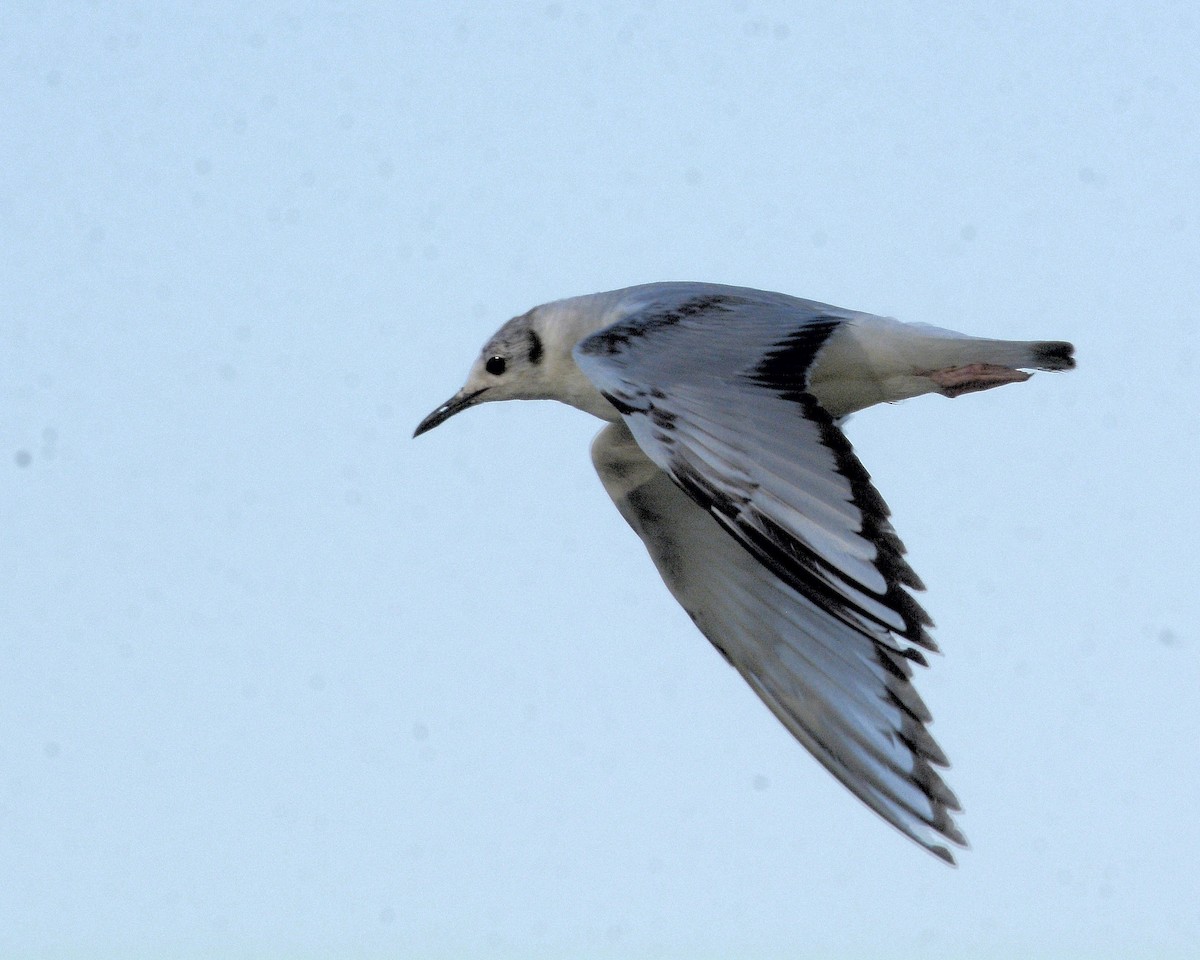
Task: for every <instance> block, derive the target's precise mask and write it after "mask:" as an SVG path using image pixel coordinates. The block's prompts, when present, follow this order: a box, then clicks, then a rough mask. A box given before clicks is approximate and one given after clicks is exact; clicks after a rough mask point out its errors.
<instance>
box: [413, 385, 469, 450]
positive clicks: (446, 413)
mask: <svg viewBox="0 0 1200 960" xmlns="http://www.w3.org/2000/svg"><path fill="white" fill-rule="evenodd" d="M485 390H487V387H483V388H481V389H479V390H472V391H471V392H470V393H463V392H462V391H461V390H460V391H459V392H458V393H456V394H455V395H454V396H452V397H451V398H450V399H449V400H447V401H446V402H445V403H443V404H442V405H441V406H440V407H438V408H437V409H436V410H434V411H433V413H431V414H430V415H429V416H427V417H426V418H425V419H424V420H422V421H421V422H420V423H418V424H417V429H416V430H414V431H413V437H414V438H415V437H419V436H420V435H421V434H423V433H425V432H426V431H429V430H432V429H433V428H434V427H436V426H437V425H438V424H441V423H445V422H446V421H447V420H449V419H450V418H451V417H452V416H454V415H455V414H456V413H461V412H462V411H463V410H466V409H467V407H470V406H474V405H475V402H476V398H478V396H479V395H480V394H481V393H483V392H484V391H485Z"/></svg>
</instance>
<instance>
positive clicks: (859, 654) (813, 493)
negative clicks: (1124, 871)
mask: <svg viewBox="0 0 1200 960" xmlns="http://www.w3.org/2000/svg"><path fill="white" fill-rule="evenodd" d="M1073 352H1074V348H1073V347H1072V346H1071V344H1069V343H1063V342H1060V341H1012V340H989V339H985V338H980V337H970V336H966V335H964V334H961V333H955V332H953V331H950V330H943V329H940V328H938V327H931V326H928V325H925V324H906V323H901V322H899V321H897V320H893V319H890V318H886V317H879V316H874V315H871V314H868V313H860V312H856V311H853V310H844V309H841V308H839V307H833V306H829V305H828V304H823V303H816V302H814V301H811V300H801V299H797V298H795V297H791V296H787V295H785V294H781V293H770V292H766V291H762V290H752V289H748V288H743V287H731V286H724V285H720V284H711V283H685V282H678V283H650V284H644V285H641V286H636V287H627V288H625V289H622V290H613V291H609V292H606V293H596V294H590V295H587V296H581V297H573V298H570V299H567V300H557V301H554V302H552V303H547V304H544V305H542V306H540V307H534V308H533V309H532V310H530V311H529V312H528V313H525V314H522V315H521V316H519V317H515V318H514V319H512V320H510V321H508V323H506V324H504V326H502V327H501V328H500V329H499V330H498V331H497V332H496V333H495V335H494V336H492V338H491V339H490V340H488V342H487V343H486V344H485V345H484V348H483V350H482V352H481V353H480V354H479V357H478V358H477V359H476V361H475V363H474V364H473V365H472V367H471V371H470V373H469V374H468V376H467V381H466V384H465V385H464V386H463V388H462V389H461V390H459V392H458V393H456V394H455V395H454V396H453V397H451V398H450V399H449V400H448V401H446V402H445V403H443V404H442V405H441V406H439V407H438V408H437V409H436V410H434V411H433V412H432V413H431V414H429V416H427V417H426V418H425V419H424V420H422V421H421V423H420V425H419V426H418V427H417V429H416V432H415V433H414V434H413V435H414V436H419V435H420V434H422V433H425V432H426V431H428V430H431V429H433V428H434V427H436V426H438V425H439V424H441V423H443V422H445V421H446V420H448V419H449V418H450V417H452V416H454V415H455V414H456V413H460V412H461V411H463V410H466V409H467V408H469V407H473V406H476V405H478V404H480V403H486V402H489V401H493V400H535V399H548V400H558V401H561V402H563V403H567V404H570V405H571V406H574V407H578V408H579V409H581V410H584V411H586V412H588V413H591V414H594V415H595V416H597V417H600V418H601V419H602V420H606V421H608V422H609V423H608V426H606V427H605V428H604V429H603V430H601V431H600V433H599V435H598V436H597V437H596V439H595V441H594V442H593V444H592V461H593V463H594V465H595V467H596V472H597V473H598V474H599V475H600V480H601V482H602V483H603V484H604V488H605V490H607V491H608V494H609V496H610V497H612V500H613V502H614V503H615V504H616V506H617V509H618V510H619V511H620V512H621V515H622V516H623V517H624V518H625V519H626V521H627V522H628V523H629V525H630V526H631V527H632V528H633V529H634V531H635V532H636V533H637V534H638V536H639V537H641V539H642V541H643V542H644V543H645V545H646V549H647V550H648V551H649V553H650V556H651V558H652V559H653V561H654V564H655V566H656V567H657V568H658V572H659V573H660V574H661V576H662V579H663V581H664V582H665V583H666V585H667V588H668V589H669V590H670V591H671V593H672V594H673V595H674V596H675V599H676V600H678V601H679V603H680V604H681V605H682V606H683V608H684V609H685V610H686V611H687V612H688V614H689V615H690V616H691V618H692V620H693V621H694V622H695V624H696V626H697V627H698V628H699V629H700V631H701V632H702V633H703V634H704V635H705V636H706V637H707V638H708V639H709V640H710V641H711V642H712V644H713V646H715V647H716V648H717V650H719V651H720V653H721V654H722V655H723V656H724V657H725V659H726V660H728V661H729V663H730V664H731V665H732V666H733V667H734V668H735V669H736V670H737V671H738V673H740V674H741V675H742V677H743V678H744V679H745V680H746V682H747V683H749V684H750V686H751V687H752V688H753V689H754V692H755V693H757V694H758V695H759V697H761V698H762V700H763V702H764V703H766V705H767V706H768V707H769V708H770V710H771V712H772V713H774V714H775V716H776V717H778V718H779V720H780V721H781V722H782V723H783V725H784V726H785V727H786V728H787V729H788V730H789V731H790V732H791V734H792V735H793V736H794V737H795V738H796V739H797V740H799V741H800V743H801V744H803V745H804V746H805V748H807V749H808V751H809V752H810V753H812V754H813V756H815V757H816V758H817V759H818V760H819V761H820V762H821V763H822V764H823V765H824V766H825V768H826V769H827V770H829V772H830V773H832V774H833V775H834V776H835V777H837V778H838V780H840V781H841V782H842V783H843V784H844V785H845V786H846V787H847V788H848V789H849V790H850V791H851V792H852V793H853V794H854V795H855V796H857V797H858V798H859V799H860V800H861V801H862V802H863V803H865V804H866V805H867V806H868V807H870V808H871V809H872V810H874V811H875V812H876V813H877V814H879V815H880V816H881V817H883V819H884V820H886V821H887V822H888V823H890V824H892V826H894V827H896V828H897V829H898V830H900V831H901V832H902V833H904V834H905V835H906V836H908V837H910V838H911V839H912V840H914V841H915V842H916V843H918V844H920V845H921V846H923V847H925V848H926V849H927V850H929V851H930V852H932V853H934V854H936V855H937V856H939V857H941V858H942V859H944V860H946V861H948V862H950V863H953V862H954V857H953V853H952V852H951V847H950V844H956V845H959V846H965V844H966V841H965V838H964V837H963V835H962V833H961V832H960V831H959V829H958V827H957V826H956V824H955V823H954V819H953V814H954V813H955V812H957V811H958V810H960V809H961V807H960V806H959V803H958V800H957V798H956V797H955V796H954V794H953V793H952V792H951V790H950V789H949V787H947V786H946V784H945V782H944V781H943V779H942V777H941V775H940V774H939V772H938V768H943V767H946V766H948V762H947V760H946V756H945V754H944V753H943V752H942V750H941V748H940V747H939V746H938V745H937V743H936V742H935V741H934V739H933V737H932V735H931V734H930V733H929V730H928V724H929V722H930V719H931V718H930V714H929V710H928V709H927V708H926V706H925V704H924V702H922V700H921V697H920V696H919V695H918V693H917V691H916V689H915V688H914V686H913V684H912V675H913V666H914V664H918V665H921V666H924V665H925V664H926V660H925V655H924V654H925V651H932V650H936V649H937V648H936V646H935V645H934V642H933V640H932V638H931V637H930V635H929V632H928V628H929V627H930V626H931V625H932V621H931V620H930V619H929V616H928V615H927V614H926V613H925V611H924V610H923V609H922V608H921V606H920V605H919V604H918V603H917V601H916V600H915V599H914V597H913V592H914V591H919V590H923V589H924V585H923V584H922V583H921V580H920V578H919V577H918V576H917V575H916V574H915V573H914V572H913V570H912V568H911V567H910V566H909V565H908V563H907V562H906V561H905V559H904V552H905V551H904V545H903V544H902V543H901V542H900V539H899V537H898V536H897V535H896V532H895V530H894V529H893V527H892V524H891V522H890V520H889V519H888V517H889V511H888V508H887V505H886V504H885V503H884V501H883V499H882V498H881V497H880V495H879V494H878V493H877V492H876V490H875V487H874V486H873V485H872V483H871V479H870V475H869V474H868V473H867V471H866V470H865V469H864V468H863V466H862V464H861V463H860V462H859V460H858V458H857V457H856V456H855V454H854V451H853V450H852V449H851V446H850V442H849V441H848V440H847V439H846V437H845V434H843V433H842V430H841V428H840V423H841V422H842V420H843V419H844V418H845V417H847V416H848V415H849V414H851V413H854V412H855V411H857V410H861V409H863V408H865V407H869V406H871V405H873V404H876V403H884V402H891V401H896V400H903V399H906V398H908V397H915V396H919V395H921V394H925V393H938V394H941V395H942V396H946V397H957V396H960V395H962V394H965V393H971V392H974V391H978V390H987V389H990V388H992V387H998V386H1001V385H1003V384H1006V383H1019V382H1021V381H1024V380H1028V379H1029V376H1030V374H1029V373H1027V372H1025V371H1026V370H1070V369H1071V368H1073V367H1074V366H1075V361H1074V359H1073V357H1072V355H1073Z"/></svg>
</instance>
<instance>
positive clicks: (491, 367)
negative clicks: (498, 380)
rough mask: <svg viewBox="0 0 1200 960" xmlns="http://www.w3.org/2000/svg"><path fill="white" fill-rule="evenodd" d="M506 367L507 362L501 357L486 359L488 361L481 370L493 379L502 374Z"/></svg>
mask: <svg viewBox="0 0 1200 960" xmlns="http://www.w3.org/2000/svg"><path fill="white" fill-rule="evenodd" d="M507 365H508V361H507V360H505V359H504V358H503V357H488V361H487V363H485V364H484V365H483V369H484V370H486V371H487V372H488V373H490V374H491V375H492V376H493V377H498V376H500V374H502V373H503V372H504V368H505V367H506V366H507Z"/></svg>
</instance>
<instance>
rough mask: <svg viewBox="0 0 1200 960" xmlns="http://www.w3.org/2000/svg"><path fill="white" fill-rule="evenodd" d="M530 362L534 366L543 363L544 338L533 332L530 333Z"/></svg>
mask: <svg viewBox="0 0 1200 960" xmlns="http://www.w3.org/2000/svg"><path fill="white" fill-rule="evenodd" d="M529 362H530V363H533V364H537V363H541V362H542V338H541V337H539V336H538V335H537V334H536V333H535V332H534V331H533V330H530V331H529Z"/></svg>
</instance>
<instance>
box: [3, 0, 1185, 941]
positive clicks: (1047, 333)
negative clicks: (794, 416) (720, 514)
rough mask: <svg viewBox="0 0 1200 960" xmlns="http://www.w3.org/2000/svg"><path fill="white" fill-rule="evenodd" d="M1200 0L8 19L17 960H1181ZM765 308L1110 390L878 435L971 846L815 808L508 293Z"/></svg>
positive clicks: (9, 525)
mask: <svg viewBox="0 0 1200 960" xmlns="http://www.w3.org/2000/svg"><path fill="white" fill-rule="evenodd" d="M1197 49H1200V23H1198V21H1197V13H1196V8H1195V5H1194V4H1186V3H1151V4H1143V3H1130V4H1117V3H1114V4H1102V5H1097V4H1085V3H1055V4H1044V3H1032V2H1030V3H1015V4H1004V5H997V4H995V3H994V2H987V3H983V2H980V3H965V4H964V3H956V4H943V5H932V6H931V5H882V4H855V3H844V4H837V5H833V4H796V3H783V2H779V3H758V2H741V3H692V4H686V5H685V4H665V3H653V2H643V3H637V4H603V5H600V4H577V3H571V2H562V3H558V2H554V3H546V2H535V3H530V4H525V3H511V4H504V5H500V4H484V3H478V2H459V3H453V4H445V5H435V4H417V3H399V4H396V3H378V4H356V3H351V4H317V3H298V4H291V5H281V4H276V3H262V4H256V5H254V6H253V7H252V8H248V7H247V5H245V4H241V3H232V2H214V3H207V4H200V5H191V4H188V5H184V4H182V3H163V4H142V3H130V2H112V3H104V4H99V3H91V4H82V3H81V4H38V3H25V2H17V3H9V4H7V5H6V6H5V9H4V12H3V13H0V81H2V82H3V87H4V91H5V95H4V98H3V104H2V105H0V120H2V121H3V123H2V127H3V130H4V135H3V136H2V137H0V230H2V231H3V235H4V237H5V243H4V251H5V256H4V266H3V268H2V269H0V518H2V519H0V583H2V584H3V587H2V588H0V625H2V626H0V662H2V663H3V668H0V729H2V730H3V731H4V735H3V737H0V890H2V891H3V895H2V896H0V954H3V955H4V956H5V957H55V958H89V960H91V958H97V957H118V956H119V957H156V958H158V957H199V956H216V955H220V956H229V957H255V958H258V957H264V956H273V957H294V956H305V957H335V956H336V957H339V958H349V957H396V956H405V957H408V956H412V957H461V956H471V957H480V958H492V957H495V958H529V957H547V958H549V957H563V956H570V957H591V956H596V957H629V958H640V957H650V956H661V957H670V958H676V957H678V958H684V957H688V958H693V957H710V956H711V957H730V956H737V957H747V958H759V957H762V958H776V957H778V958H783V957H788V958H791V957H797V956H810V955H811V956H822V957H864V956H871V957H877V958H892V957H895V958H907V957H922V958H930V957H935V958H936V957H946V958H952V957H953V958H958V957H963V956H972V957H997V958H999V957H1013V956H1028V957H1041V956H1044V957H1075V956H1092V957H1094V956H1121V957H1127V956H1150V955H1153V956H1155V957H1173V956H1174V957H1183V956H1189V955H1192V954H1193V953H1194V950H1195V944H1196V943H1197V942H1198V941H1200V912H1198V911H1197V909H1196V890H1197V888H1198V887H1200V866H1197V864H1198V863H1200V820H1198V818H1197V817H1196V810H1197V809H1200V777H1198V772H1200V771H1198V768H1197V760H1196V744H1197V743H1198V742H1200V693H1198V691H1200V631H1198V630H1197V627H1196V621H1195V617H1194V613H1193V608H1194V601H1195V596H1196V586H1195V574H1194V569H1195V544H1196V542H1197V540H1198V539H1200V523H1198V522H1197V519H1196V516H1197V513H1196V509H1195V507H1194V498H1195V486H1196V477H1197V476H1198V475H1200V451H1198V447H1197V437H1198V436H1200V422H1198V421H1200V413H1198V410H1200V404H1198V403H1197V400H1198V399H1200V397H1198V395H1197V394H1198V391H1197V389H1196V386H1195V383H1196V381H1195V374H1194V370H1195V367H1196V363H1197V346H1198V340H1200V333H1198V327H1197V317H1198V316H1200V283H1198V281H1197V264H1198V263H1200V201H1198V196H1200V172H1198V171H1200V167H1198V166H1197V157H1198V156H1200V124H1198V123H1197V117H1198V116H1200V95H1198V93H1197V91H1200V63H1198V61H1197V58H1196V55H1195V51H1196V50H1197ZM662 279H697V280H710V281H719V282H726V283H735V284H743V285H748V286H756V287H763V288H767V289H777V290H783V291H785V292H788V293H793V294H796V295H799V296H803V297H810V298H814V299H819V300H824V301H828V302H833V303H836V304H840V305H842V306H846V307H851V308H856V309H863V310H870V311H873V312H877V313H885V314H890V315H894V316H898V317H900V318H902V319H905V320H914V321H924V322H928V323H933V324H936V325H939V326H947V327H952V328H956V329H960V330H964V331H966V332H970V333H976V334H980V335H991V336H999V337H1014V338H1055V339H1059V338H1061V339H1070V340H1073V341H1074V342H1075V343H1076V344H1077V346H1078V356H1079V369H1078V370H1077V371H1075V372H1074V373H1071V374H1069V375H1063V376H1052V375H1038V376H1036V377H1035V378H1034V379H1033V380H1032V381H1030V382H1029V383H1027V384H1024V385H1021V386H1014V387H1007V388H1004V389H1002V390H996V391H993V392H990V393H987V394H983V395H979V396H972V397H966V398H963V399H961V400H958V401H955V402H952V403H951V402H947V401H945V400H942V399H941V398H924V399H921V400H917V401H913V402H911V403H908V404H904V405H900V406H896V407H892V408H887V409H878V410H871V411H867V412H865V413H863V414H861V415H859V416H858V417H856V418H855V419H854V421H853V422H852V423H851V425H850V428H849V433H850V436H851V439H852V440H853V441H854V442H855V444H856V446H857V448H858V451H859V454H860V456H861V457H862V459H863V460H864V462H865V463H866V465H867V467H868V469H870V470H871V472H872V474H873V475H874V477H875V479H876V481H877V485H878V487H879V488H880V490H881V491H882V492H883V494H884V496H885V498H886V499H887V500H888V502H889V503H890V504H891V506H892V508H893V512H894V519H895V523H896V526H897V528H898V530H899V532H900V534H901V535H902V537H903V538H904V540H905V541H906V543H907V544H908V546H909V549H910V557H911V559H912V562H913V564H914V566H915V567H916V569H917V570H918V572H919V573H920V574H921V575H922V577H923V578H924V579H925V581H926V582H927V584H928V585H929V592H928V593H927V594H926V595H925V596H924V598H923V600H924V602H925V604H926V605H927V607H928V608H929V610H930V611H931V613H932V614H933V616H934V618H935V619H936V620H937V631H936V634H935V636H936V637H937V639H938V641H939V642H940V643H941V646H942V648H943V651H944V653H945V656H944V657H940V658H937V659H936V660H935V662H934V664H933V668H932V669H931V670H929V671H926V672H925V675H924V676H922V677H921V678H920V689H921V691H922V693H923V694H924V696H925V698H926V700H927V701H928V703H929V704H930V706H931V708H932V709H933V711H934V714H935V716H936V718H937V722H936V724H935V726H934V732H935V733H936V734H937V736H938V739H939V740H940V741H941V743H942V745H943V746H944V747H945V749H946V750H947V752H948V753H949V754H950V756H951V758H952V760H953V764H954V766H953V769H952V770H951V771H950V773H949V779H950V783H951V785H952V786H953V788H954V789H955V790H956V791H957V792H958V794H959V796H960V797H961V798H962V800H963V802H964V805H965V807H966V813H965V816H964V817H963V818H962V821H961V824H962V827H963V828H964V830H965V831H966V833H967V835H968V837H969V838H970V840H971V843H972V849H970V850H968V851H965V852H964V853H963V854H962V856H961V857H960V862H961V866H960V867H959V868H958V869H956V870H952V869H948V868H946V867H945V866H944V865H942V864H941V863H939V862H938V861H936V860H934V859H933V858H932V857H930V856H928V855H927V854H924V853H923V852H922V851H921V850H919V849H918V848H917V847H915V846H914V845H912V844H911V843H909V842H907V841H906V840H904V839H903V838H902V837H901V836H900V835H899V834H897V833H895V832H894V831H892V830H891V829H889V828H888V827H887V826H885V825H884V824H883V823H882V822H881V821H879V820H878V819H877V818H875V817H874V816H873V815H872V814H871V813H870V812H868V811H867V810H866V809H865V808H863V807H862V806H861V805H860V804H858V803H857V802H856V801H855V800H854V799H853V798H852V797H851V796H850V795H849V794H848V793H847V792H846V791H845V790H843V789H842V788H841V787H840V786H839V785H838V784H836V783H835V782H834V781H833V780H832V778H830V777H829V776H828V775H827V774H826V773H825V772H824V771H823V770H821V769H820V767H819V766H818V765H817V763H816V762H814V761H813V760H812V759H811V758H810V757H808V755H807V754H805V753H804V751H803V750H802V749H801V748H800V747H799V746H798V745H797V744H796V743H794V742H793V741H792V740H791V739H790V737H789V736H788V735H787V734H786V733H785V731H784V730H783V729H782V728H781V727H780V726H779V725H778V724H777V723H776V722H775V721H774V719H773V718H772V717H771V716H770V715H769V714H768V713H767V711H766V710H765V708H763V707H762V706H761V705H760V703H759V702H758V701H757V699H756V698H755V697H754V696H753V694H752V693H751V692H750V691H749V689H748V688H747V687H746V686H745V684H744V683H743V682H742V681H741V680H740V679H739V678H738V677H737V676H736V675H735V674H734V673H733V671H731V670H730V669H728V667H726V665H725V664H724V662H723V661H722V660H721V658H720V656H719V655H717V654H716V653H715V652H714V651H713V650H712V649H711V648H710V647H709V646H708V644H707V643H706V642H705V641H704V640H703V639H702V638H701V637H700V636H699V634H698V633H696V631H695V629H694V628H693V627H692V625H691V623H690V622H689V620H688V618H687V616H686V615H685V614H684V613H683V612H682V611H681V610H680V609H678V608H677V606H676V605H675V604H674V602H673V601H672V599H671V598H670V596H669V595H668V593H667V591H666V589H665V588H664V587H663V586H662V584H661V583H660V582H659V581H658V579H657V577H656V575H655V574H654V571H653V568H652V566H651V563H650V560H649V559H648V557H646V556H645V554H644V550H643V548H642V546H641V544H640V542H638V540H637V538H636V537H635V536H634V535H633V533H632V532H631V531H630V530H629V529H628V528H627V527H626V526H625V524H624V522H623V521H622V520H621V518H620V517H619V516H618V514H617V513H616V511H615V510H614V509H613V507H612V505H611V503H610V502H609V500H608V498H607V496H606V495H605V494H604V492H603V490H602V489H601V487H600V484H599V482H598V480H597V479H596V477H595V476H594V474H593V472H592V468H591V465H590V462H589V460H588V455H587V447H588V443H589V442H590V439H591V437H592V435H593V434H594V433H595V432H596V430H597V429H598V427H599V422H598V421H592V420H589V418H587V417H586V416H585V415H583V414H580V413H578V412H577V411H573V410H568V409H566V408H560V407H556V406H554V405H551V404H506V405H501V404H497V405H491V406H489V407H485V408H482V409H479V410H475V411H471V412H469V413H466V414H464V415H463V416H462V417H459V418H456V419H455V420H454V421H452V422H451V423H449V424H447V425H446V426H444V427H442V428H440V429H438V430H437V431H435V432H434V433H432V434H430V435H429V436H427V437H422V438H421V439H420V440H419V441H412V440H410V439H409V435H410V434H411V431H412V428H413V427H414V426H415V424H416V422H417V421H418V420H419V419H420V417H421V416H423V415H424V414H425V413H427V412H428V411H429V410H431V409H432V408H433V407H434V406H435V405H436V404H437V403H439V402H440V401H442V400H444V399H445V398H446V397H447V396H449V395H450V393H452V392H453V391H454V390H455V389H457V387H458V385H459V384H460V382H461V380H462V378H463V375H464V374H465V373H466V370H467V367H468V366H469V364H470V362H471V360H472V358H473V357H474V355H475V352H476V351H477V349H478V348H479V347H480V345H481V344H482V343H483V341H484V340H485V339H486V337H487V336H488V335H489V334H490V333H491V332H492V331H493V330H494V329H495V328H496V327H497V326H499V324H500V323H501V322H503V321H504V320H505V319H507V318H508V317H509V316H511V315H513V314H515V313H519V312H523V311H524V310H525V309H527V308H528V307H530V306H532V305H534V304H536V303H539V302H542V301H545V300H550V299H554V298H557V297H562V296H570V295H573V294H578V293H586V292H591V291H594V290H600V289H606V288H611V287H617V286H625V285H629V284H633V283H640V282H645V281H651V280H662Z"/></svg>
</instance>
